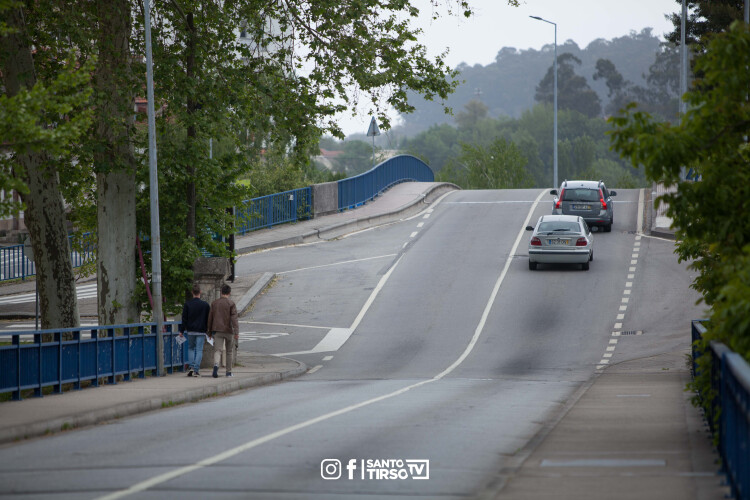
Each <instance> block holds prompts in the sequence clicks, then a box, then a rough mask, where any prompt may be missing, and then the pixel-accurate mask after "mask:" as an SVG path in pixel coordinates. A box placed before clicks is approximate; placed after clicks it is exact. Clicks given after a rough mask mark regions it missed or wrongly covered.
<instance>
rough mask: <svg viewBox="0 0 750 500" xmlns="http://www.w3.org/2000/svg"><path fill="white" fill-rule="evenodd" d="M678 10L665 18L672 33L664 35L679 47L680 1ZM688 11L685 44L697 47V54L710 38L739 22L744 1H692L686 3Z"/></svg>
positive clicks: (703, 49)
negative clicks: (668, 20) (671, 28)
mask: <svg viewBox="0 0 750 500" xmlns="http://www.w3.org/2000/svg"><path fill="white" fill-rule="evenodd" d="M675 1H676V2H677V3H678V4H680V10H679V11H678V12H675V13H673V14H670V15H668V16H666V17H667V18H668V19H670V20H671V21H672V24H673V25H674V31H673V32H672V33H668V34H666V37H665V38H666V39H667V41H668V42H671V43H672V44H674V45H677V46H679V45H680V40H681V36H680V29H681V26H682V7H681V6H682V0H675ZM687 8H688V11H689V14H688V19H686V22H685V31H686V32H685V43H686V44H687V45H695V46H697V47H698V49H697V50H696V52H697V53H700V52H703V51H705V49H706V46H707V45H708V43H709V42H710V39H711V36H712V35H713V34H716V33H723V32H725V31H727V30H728V29H729V26H730V25H731V24H732V22H733V21H740V20H742V19H743V15H744V0H692V1H688V2H687Z"/></svg>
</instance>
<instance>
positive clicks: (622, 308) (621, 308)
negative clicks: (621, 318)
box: [620, 306, 628, 311]
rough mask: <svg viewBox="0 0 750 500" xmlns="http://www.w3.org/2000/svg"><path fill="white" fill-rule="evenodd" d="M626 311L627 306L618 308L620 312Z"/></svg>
mask: <svg viewBox="0 0 750 500" xmlns="http://www.w3.org/2000/svg"><path fill="white" fill-rule="evenodd" d="M627 310H628V306H620V311H627Z"/></svg>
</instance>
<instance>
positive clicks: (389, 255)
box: [276, 253, 398, 274]
mask: <svg viewBox="0 0 750 500" xmlns="http://www.w3.org/2000/svg"><path fill="white" fill-rule="evenodd" d="M396 255H398V254H397V253H389V254H386V255H377V256H375V257H365V258H364V259H354V260H344V261H341V262H334V263H332V264H322V265H320V266H310V267H300V268H299V269H291V270H289V271H279V272H277V273H276V274H289V273H296V272H299V271H309V270H311V269H322V268H324V267H331V266H340V265H343V264H353V263H355V262H366V261H368V260H375V259H385V258H387V257H395V256H396Z"/></svg>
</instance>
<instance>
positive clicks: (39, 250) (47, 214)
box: [0, 8, 80, 329]
mask: <svg viewBox="0 0 750 500" xmlns="http://www.w3.org/2000/svg"><path fill="white" fill-rule="evenodd" d="M5 16H6V23H7V24H8V26H9V27H10V28H13V29H15V30H16V32H15V33H13V34H7V35H6V36H3V37H0V60H2V75H3V83H4V85H5V92H6V94H7V95H8V96H10V97H12V96H14V95H17V94H18V93H19V92H20V91H21V89H22V88H26V89H31V88H32V87H33V86H34V85H35V84H36V75H35V74H34V61H33V59H32V56H31V47H30V45H29V42H28V36H27V33H26V26H25V23H24V20H23V12H22V11H21V9H19V8H13V9H8V10H6V11H5ZM16 158H17V161H18V163H19V164H20V165H21V166H22V167H23V173H22V180H23V181H24V182H25V183H26V185H27V186H28V188H29V193H28V194H27V195H24V196H22V200H23V202H24V203H25V204H26V209H25V210H24V222H25V224H26V227H27V229H28V231H29V236H30V238H31V246H32V248H33V250H34V256H35V261H36V277H37V283H38V289H39V310H40V312H41V317H42V318H41V319H42V321H41V326H42V328H43V329H49V328H68V327H75V326H79V324H80V318H79V315H78V300H77V298H76V289H75V276H74V274H73V264H72V263H71V259H70V243H69V241H68V232H67V223H66V219H65V205H64V203H63V198H62V195H61V194H60V189H59V179H58V173H57V169H56V168H55V166H54V162H53V161H51V160H52V159H51V158H49V156H48V155H47V154H45V153H43V152H36V151H28V152H24V153H21V154H18V155H17V157H16Z"/></svg>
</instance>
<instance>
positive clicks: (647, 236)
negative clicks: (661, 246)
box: [643, 234, 674, 243]
mask: <svg viewBox="0 0 750 500" xmlns="http://www.w3.org/2000/svg"><path fill="white" fill-rule="evenodd" d="M643 236H644V237H646V238H651V239H652V240H661V241H668V242H669V243H674V240H670V239H669V238H660V237H659V236H651V235H650V234H644V235H643Z"/></svg>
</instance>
